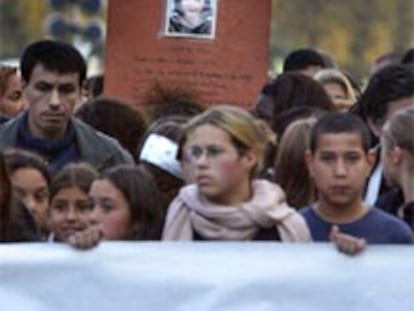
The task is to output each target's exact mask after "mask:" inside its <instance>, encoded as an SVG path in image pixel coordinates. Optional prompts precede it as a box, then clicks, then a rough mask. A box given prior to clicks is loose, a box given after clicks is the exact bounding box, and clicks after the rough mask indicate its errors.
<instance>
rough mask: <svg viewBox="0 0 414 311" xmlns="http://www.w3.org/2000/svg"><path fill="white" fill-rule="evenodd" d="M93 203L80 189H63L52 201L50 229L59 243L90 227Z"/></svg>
mask: <svg viewBox="0 0 414 311" xmlns="http://www.w3.org/2000/svg"><path fill="white" fill-rule="evenodd" d="M91 210H92V202H91V200H90V199H89V197H88V194H87V193H86V192H84V191H83V190H81V189H79V188H78V187H69V188H63V189H61V190H60V191H59V192H58V193H57V194H56V195H55V196H54V197H53V198H52V200H51V203H50V208H49V227H50V231H51V232H52V233H54V235H55V239H56V240H57V241H61V242H66V241H67V240H68V238H69V237H70V236H71V235H72V234H74V233H76V232H78V231H81V230H84V229H86V228H87V227H88V225H89V218H90V214H91Z"/></svg>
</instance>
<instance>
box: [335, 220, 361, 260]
mask: <svg viewBox="0 0 414 311" xmlns="http://www.w3.org/2000/svg"><path fill="white" fill-rule="evenodd" d="M330 239H331V241H332V242H334V243H335V245H336V248H337V249H338V250H339V251H340V252H342V253H345V254H347V255H351V256H353V255H358V254H360V253H361V252H362V251H363V250H364V249H365V246H366V244H367V243H366V241H365V239H360V238H356V237H354V236H352V235H349V234H346V233H341V232H340V231H339V227H338V226H336V225H334V226H332V229H331V233H330Z"/></svg>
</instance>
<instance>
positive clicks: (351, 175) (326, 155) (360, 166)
mask: <svg viewBox="0 0 414 311" xmlns="http://www.w3.org/2000/svg"><path fill="white" fill-rule="evenodd" d="M306 159H307V163H308V169H309V173H310V175H311V177H312V178H313V181H314V183H315V185H316V188H317V190H318V194H319V201H320V203H324V204H325V205H328V206H332V207H343V208H346V207H348V206H351V205H353V204H357V203H358V202H360V201H361V199H362V192H363V189H364V185H365V181H366V179H367V177H368V176H369V173H370V170H371V167H372V165H373V163H374V160H375V154H374V153H373V152H369V153H368V154H366V153H365V151H364V149H363V147H362V141H361V138H360V136H359V135H358V134H357V133H339V134H333V133H327V134H322V135H320V136H319V138H318V140H317V145H316V150H315V153H314V154H311V153H310V152H308V153H307V155H306Z"/></svg>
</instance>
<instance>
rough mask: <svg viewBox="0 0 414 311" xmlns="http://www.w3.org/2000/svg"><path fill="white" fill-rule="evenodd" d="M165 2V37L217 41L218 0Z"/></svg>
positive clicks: (176, 0) (170, 0)
mask: <svg viewBox="0 0 414 311" xmlns="http://www.w3.org/2000/svg"><path fill="white" fill-rule="evenodd" d="M165 1H166V5H165V15H164V16H165V20H164V23H163V24H164V35H165V36H167V37H181V38H192V39H209V40H214V39H215V32H216V24H217V7H218V5H217V4H218V3H217V2H218V0H165Z"/></svg>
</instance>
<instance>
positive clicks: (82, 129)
mask: <svg viewBox="0 0 414 311" xmlns="http://www.w3.org/2000/svg"><path fill="white" fill-rule="evenodd" d="M72 122H73V123H72V124H73V126H74V129H75V133H76V136H77V139H78V143H79V145H80V148H82V147H87V148H94V149H95V151H101V150H103V151H106V152H110V153H114V154H116V155H117V156H118V157H120V158H123V159H124V160H125V161H126V162H128V163H134V160H133V158H132V156H131V155H130V154H129V152H128V151H126V150H125V149H124V148H123V147H122V146H121V144H120V143H119V142H118V141H117V140H116V139H115V138H113V137H110V136H108V135H106V134H104V133H102V132H100V131H98V130H96V129H94V128H93V127H91V126H90V125H88V124H86V123H85V122H83V121H81V120H79V119H76V118H72Z"/></svg>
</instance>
